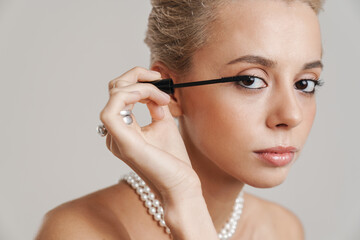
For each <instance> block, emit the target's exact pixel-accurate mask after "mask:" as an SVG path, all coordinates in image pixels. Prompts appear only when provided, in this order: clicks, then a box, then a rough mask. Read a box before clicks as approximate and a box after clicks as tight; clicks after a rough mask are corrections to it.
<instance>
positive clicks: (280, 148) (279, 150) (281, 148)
mask: <svg viewBox="0 0 360 240" xmlns="http://www.w3.org/2000/svg"><path fill="white" fill-rule="evenodd" d="M297 151H298V149H297V148H296V147H292V146H287V147H285V146H277V147H272V148H266V149H261V150H257V151H254V152H256V153H267V152H268V153H288V152H297Z"/></svg>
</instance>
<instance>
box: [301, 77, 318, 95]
mask: <svg viewBox="0 0 360 240" xmlns="http://www.w3.org/2000/svg"><path fill="white" fill-rule="evenodd" d="M318 84H319V83H318V81H317V80H312V79H302V80H300V81H297V82H296V83H295V88H296V89H299V90H301V91H303V92H305V93H313V92H315V87H316V85H318Z"/></svg>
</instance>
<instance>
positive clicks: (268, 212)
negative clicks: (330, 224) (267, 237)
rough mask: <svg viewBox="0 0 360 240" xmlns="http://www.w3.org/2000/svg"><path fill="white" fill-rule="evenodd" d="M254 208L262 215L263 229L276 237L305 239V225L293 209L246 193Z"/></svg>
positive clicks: (296, 239)
mask: <svg viewBox="0 0 360 240" xmlns="http://www.w3.org/2000/svg"><path fill="white" fill-rule="evenodd" d="M246 198H247V200H248V201H251V204H252V208H253V209H255V210H254V211H256V212H257V213H258V214H259V215H258V216H261V221H260V222H259V223H261V225H262V229H264V231H265V232H267V233H270V232H271V234H272V235H274V239H280V240H281V239H284V240H285V239H292V240H303V239H305V233H304V227H303V224H302V223H301V221H300V219H299V218H298V216H296V214H295V213H293V212H292V211H291V210H289V209H287V208H286V207H284V206H281V205H279V204H277V203H274V202H271V201H268V200H266V199H262V198H260V197H257V196H255V195H252V194H246Z"/></svg>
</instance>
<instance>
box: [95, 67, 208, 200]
mask: <svg viewBox="0 0 360 240" xmlns="http://www.w3.org/2000/svg"><path fill="white" fill-rule="evenodd" d="M158 79H161V74H160V73H159V72H154V71H150V70H147V69H145V68H141V67H135V68H133V69H131V70H129V71H128V72H126V73H124V74H123V75H121V76H120V77H118V78H116V79H114V80H112V81H110V82H109V93H110V98H109V101H108V102H107V104H106V106H105V107H104V109H103V110H102V111H101V114H100V120H101V121H102V122H103V124H104V125H105V127H106V129H107V131H108V135H107V137H106V145H107V147H108V149H109V150H110V151H111V152H112V153H113V154H114V155H115V156H116V157H118V158H119V159H121V160H122V161H124V162H125V163H126V164H127V165H128V166H130V167H131V168H132V169H133V170H134V171H135V172H136V173H137V174H138V175H139V176H140V177H141V178H142V179H143V180H144V181H145V182H146V183H147V184H148V185H149V186H150V187H151V188H155V191H156V192H158V194H160V197H161V198H162V199H161V200H162V201H163V203H164V205H165V204H166V203H165V202H166V201H172V200H173V199H175V198H177V197H179V196H182V197H184V194H185V196H189V197H191V196H192V195H194V194H195V195H196V196H198V195H199V194H198V193H200V194H201V187H200V180H199V178H198V176H197V174H196V172H195V171H194V170H193V168H192V166H191V162H190V159H189V156H188V154H187V152H186V148H185V145H184V142H183V139H182V137H181V135H180V133H179V130H178V127H177V125H176V122H175V120H174V118H173V117H172V115H171V113H170V111H169V108H168V106H167V104H168V103H169V102H170V96H169V95H167V94H166V93H164V92H162V91H161V90H159V89H158V88H156V87H155V86H154V85H152V84H147V83H138V80H140V81H154V80H158ZM136 102H141V103H145V104H146V105H147V107H148V109H149V112H150V115H151V117H152V122H151V124H149V125H147V126H144V127H140V126H139V125H138V123H137V121H136V119H135V118H134V116H132V118H133V123H132V124H131V125H127V124H126V123H124V122H123V119H122V118H123V117H122V116H121V115H120V111H121V110H124V109H132V108H133V105H134V104H135V103H136Z"/></svg>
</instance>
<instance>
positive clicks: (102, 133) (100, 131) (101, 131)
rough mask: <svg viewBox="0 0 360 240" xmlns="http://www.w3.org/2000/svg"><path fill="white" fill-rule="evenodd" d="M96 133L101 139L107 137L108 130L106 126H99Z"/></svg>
mask: <svg viewBox="0 0 360 240" xmlns="http://www.w3.org/2000/svg"><path fill="white" fill-rule="evenodd" d="M96 131H97V133H98V134H99V135H100V136H101V137H105V136H106V134H107V130H106V128H105V126H104V124H101V125H98V126H97V127H96Z"/></svg>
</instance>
